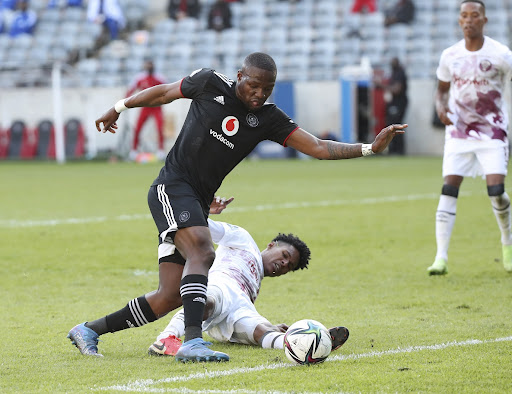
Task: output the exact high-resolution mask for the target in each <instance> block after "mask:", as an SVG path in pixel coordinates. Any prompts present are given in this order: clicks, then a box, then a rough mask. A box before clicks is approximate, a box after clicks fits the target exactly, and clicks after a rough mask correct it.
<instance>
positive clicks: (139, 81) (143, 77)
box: [126, 72, 166, 97]
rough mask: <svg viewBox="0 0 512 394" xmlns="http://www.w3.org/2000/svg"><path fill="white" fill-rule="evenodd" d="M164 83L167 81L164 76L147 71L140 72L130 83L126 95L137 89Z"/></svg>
mask: <svg viewBox="0 0 512 394" xmlns="http://www.w3.org/2000/svg"><path fill="white" fill-rule="evenodd" d="M164 83H166V82H165V80H164V78H163V77H162V76H160V75H158V74H154V73H153V74H151V75H150V74H148V73H147V72H143V73H140V74H138V75H137V76H136V77H135V79H134V81H133V83H132V84H131V85H130V87H129V89H128V93H126V97H128V96H131V95H132V94H133V93H134V92H135V91H136V90H144V89H147V88H150V87H152V86H156V85H161V84H164Z"/></svg>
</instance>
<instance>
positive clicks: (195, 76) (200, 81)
mask: <svg viewBox="0 0 512 394" xmlns="http://www.w3.org/2000/svg"><path fill="white" fill-rule="evenodd" d="M212 75H213V70H212V69H209V68H201V69H198V70H195V71H192V73H191V74H190V75H189V76H187V77H185V78H183V81H182V82H181V93H182V94H183V96H184V97H185V98H190V99H194V98H196V97H198V96H199V95H200V94H201V93H203V91H204V87H205V86H206V83H207V82H208V81H209V79H210V78H211V77H212Z"/></svg>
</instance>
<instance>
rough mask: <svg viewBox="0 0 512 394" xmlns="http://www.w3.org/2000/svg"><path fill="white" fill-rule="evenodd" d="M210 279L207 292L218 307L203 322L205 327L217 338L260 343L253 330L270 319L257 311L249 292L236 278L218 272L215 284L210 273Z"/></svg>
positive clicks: (204, 328) (209, 333) (225, 340)
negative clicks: (235, 280)
mask: <svg viewBox="0 0 512 394" xmlns="http://www.w3.org/2000/svg"><path fill="white" fill-rule="evenodd" d="M224 278H225V279H224ZM208 281H209V282H210V283H209V284H208V292H207V295H208V298H213V299H214V300H215V310H214V311H213V313H212V316H211V317H210V318H209V319H208V320H206V321H205V322H203V330H204V331H206V332H207V333H208V335H209V336H211V337H212V338H213V339H215V340H217V341H221V342H234V343H243V344H246V345H258V343H257V342H256V341H255V340H254V330H255V329H256V327H257V326H258V324H267V325H270V322H269V321H268V320H267V319H265V318H264V317H263V316H261V315H260V314H259V313H258V312H257V311H256V307H255V306H254V304H253V303H252V302H251V300H250V299H249V297H248V296H247V294H245V293H244V292H243V291H242V289H240V287H239V286H238V284H237V283H236V282H234V281H233V280H230V279H229V278H226V277H223V276H221V275H216V276H215V284H213V281H212V278H211V277H209V278H208Z"/></svg>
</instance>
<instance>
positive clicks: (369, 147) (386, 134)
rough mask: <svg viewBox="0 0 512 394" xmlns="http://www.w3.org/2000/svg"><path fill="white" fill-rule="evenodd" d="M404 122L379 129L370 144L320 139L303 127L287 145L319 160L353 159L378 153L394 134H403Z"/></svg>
mask: <svg viewBox="0 0 512 394" xmlns="http://www.w3.org/2000/svg"><path fill="white" fill-rule="evenodd" d="M405 128H407V125H406V124H396V125H390V126H388V127H386V128H384V129H382V130H381V132H380V133H379V134H378V135H377V137H376V138H375V141H374V142H373V143H372V144H348V143H345V142H336V141H330V140H321V139H319V138H317V137H315V136H314V135H312V134H310V133H308V132H307V131H306V130H304V129H301V128H299V129H297V130H295V132H294V133H293V134H292V135H291V136H290V138H288V141H287V145H288V146H290V147H292V148H294V149H297V150H298V151H299V152H302V153H304V154H306V155H309V156H311V157H314V158H316V159H321V160H341V159H353V158H356V157H361V156H367V155H371V154H374V153H380V152H382V151H383V150H384V149H386V148H387V147H388V145H389V143H390V142H391V140H392V139H393V138H394V136H395V135H396V134H403V133H404V132H405V131H404V129H405Z"/></svg>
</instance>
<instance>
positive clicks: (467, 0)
mask: <svg viewBox="0 0 512 394" xmlns="http://www.w3.org/2000/svg"><path fill="white" fill-rule="evenodd" d="M465 3H478V4H480V5H481V6H482V8H483V9H484V11H485V4H484V2H483V1H482V0H462V2H461V3H460V5H462V4H465Z"/></svg>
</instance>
